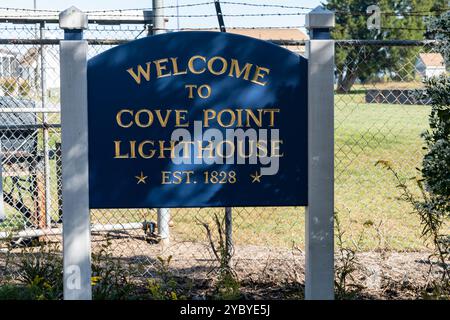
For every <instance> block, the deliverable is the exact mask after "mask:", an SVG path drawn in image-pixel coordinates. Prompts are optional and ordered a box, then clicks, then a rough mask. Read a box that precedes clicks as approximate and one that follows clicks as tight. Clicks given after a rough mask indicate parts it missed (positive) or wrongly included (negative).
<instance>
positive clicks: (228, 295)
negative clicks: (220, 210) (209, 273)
mask: <svg viewBox="0 0 450 320" xmlns="http://www.w3.org/2000/svg"><path fill="white" fill-rule="evenodd" d="M223 220H224V219H222V220H221V219H220V218H219V217H218V215H217V214H214V224H215V227H216V233H217V237H218V239H217V240H216V241H214V238H213V235H212V232H211V228H210V226H209V224H207V223H205V222H201V221H199V223H200V224H201V225H202V226H203V228H204V229H205V231H206V236H207V237H208V240H209V245H210V247H211V250H212V252H213V254H214V257H215V258H216V260H217V262H218V264H219V267H218V268H217V274H218V275H217V281H216V284H215V290H214V298H216V299H220V300H235V299H239V298H240V297H241V296H242V295H241V290H240V283H239V280H238V276H237V274H236V272H235V271H234V269H233V268H232V266H231V258H232V257H233V245H232V243H231V241H230V239H227V237H226V230H225V227H224V221H223Z"/></svg>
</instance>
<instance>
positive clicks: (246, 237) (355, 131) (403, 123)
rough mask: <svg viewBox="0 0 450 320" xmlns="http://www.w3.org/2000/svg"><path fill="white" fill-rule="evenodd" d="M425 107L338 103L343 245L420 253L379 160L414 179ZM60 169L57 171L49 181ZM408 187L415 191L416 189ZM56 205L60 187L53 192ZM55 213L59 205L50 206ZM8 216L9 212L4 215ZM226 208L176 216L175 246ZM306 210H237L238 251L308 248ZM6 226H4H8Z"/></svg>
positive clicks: (200, 235)
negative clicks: (246, 247) (240, 247)
mask: <svg viewBox="0 0 450 320" xmlns="http://www.w3.org/2000/svg"><path fill="white" fill-rule="evenodd" d="M428 113H429V107H427V106H405V105H386V104H366V103H365V102H364V96H363V94H362V93H355V94H349V95H336V96H335V133H336V134H335V139H336V143H335V192H336V195H335V200H336V201H335V203H336V210H337V212H338V214H339V216H340V220H341V224H342V229H343V230H344V231H345V238H346V239H347V240H348V241H349V243H355V244H358V245H359V246H360V249H361V250H371V249H383V248H387V249H392V250H407V251H410V250H421V249H423V241H422V239H421V238H420V225H419V221H418V220H417V218H416V217H415V215H413V214H411V213H410V212H411V208H410V206H409V205H408V204H406V203H403V202H401V201H399V200H398V199H397V197H398V196H399V194H400V193H399V190H398V189H397V188H396V183H395V181H394V179H393V177H392V176H391V175H390V174H389V173H388V172H386V170H384V169H382V168H380V167H376V166H375V163H376V161H378V160H388V161H391V162H392V163H393V165H394V167H395V168H396V169H397V170H398V171H399V172H400V173H401V175H402V177H404V178H405V179H408V178H410V177H414V176H415V175H416V174H417V172H416V169H415V168H416V167H418V166H420V162H421V158H422V152H423V151H422V150H421V147H422V141H421V138H420V133H421V132H422V131H424V130H425V129H426V128H427V116H428ZM54 168H55V166H54V164H53V166H52V171H53V174H52V179H51V180H52V181H56V179H55V178H56V177H55V176H54V172H55V170H54ZM411 185H413V184H412V183H411ZM52 194H53V195H54V196H53V198H54V199H56V187H53V188H52ZM52 206H55V211H56V201H53V203H52ZM7 209H8V210H7V212H8V215H9V216H11V215H12V212H11V209H10V208H7ZM223 211H224V210H223V209H208V208H205V209H173V210H172V216H173V222H174V226H173V228H172V234H173V236H174V239H176V241H177V242H178V241H199V240H205V239H206V237H205V232H204V229H203V227H202V226H201V225H200V224H199V223H198V222H199V221H206V222H211V221H212V219H211V218H212V216H213V213H219V214H222V213H223ZM143 219H154V220H156V213H155V211H154V210H113V211H111V210H109V211H107V210H102V211H98V210H97V211H93V217H92V221H93V222H94V223H125V222H135V221H142V220H143ZM304 222H305V217H304V209H303V208H234V210H233V239H234V242H235V243H236V244H247V245H248V244H254V245H265V246H277V247H291V246H292V245H296V246H299V247H303V245H304ZM3 226H6V225H5V224H3Z"/></svg>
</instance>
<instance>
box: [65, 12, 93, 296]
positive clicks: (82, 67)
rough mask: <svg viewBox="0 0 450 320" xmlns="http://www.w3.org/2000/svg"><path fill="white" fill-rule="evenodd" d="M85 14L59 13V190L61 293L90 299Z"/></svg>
mask: <svg viewBox="0 0 450 320" xmlns="http://www.w3.org/2000/svg"><path fill="white" fill-rule="evenodd" d="M87 21H88V20H87V16H86V15H85V14H84V13H83V12H81V11H80V10H78V9H77V8H75V7H70V8H69V9H67V10H65V11H63V12H61V13H60V15H59V25H60V28H61V29H64V40H62V41H61V42H60V65H61V71H60V73H61V75H60V76H61V141H62V146H61V147H62V193H63V250H64V251H63V254H64V299H65V300H90V299H92V288H91V234H90V216H89V173H88V165H89V164H88V121H87V120H88V117H87V48H88V46H87V41H85V40H82V38H83V29H86V28H87V23H88V22H87Z"/></svg>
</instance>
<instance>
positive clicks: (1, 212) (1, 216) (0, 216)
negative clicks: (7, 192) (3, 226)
mask: <svg viewBox="0 0 450 320" xmlns="http://www.w3.org/2000/svg"><path fill="white" fill-rule="evenodd" d="M5 219H6V213H5V206H4V204H3V152H2V142H1V141H0V223H1V222H3V220H5Z"/></svg>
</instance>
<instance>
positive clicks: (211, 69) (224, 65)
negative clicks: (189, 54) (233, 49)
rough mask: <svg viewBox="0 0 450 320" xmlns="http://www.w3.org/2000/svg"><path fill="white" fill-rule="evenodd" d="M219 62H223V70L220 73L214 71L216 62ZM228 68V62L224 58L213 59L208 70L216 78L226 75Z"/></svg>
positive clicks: (209, 62)
mask: <svg viewBox="0 0 450 320" xmlns="http://www.w3.org/2000/svg"><path fill="white" fill-rule="evenodd" d="M217 60H220V61H221V62H222V69H220V71H216V70H214V62H216V61H217ZM227 68H228V62H227V60H225V58H223V57H212V58H211V59H210V60H209V61H208V70H209V72H211V73H212V74H213V75H215V76H220V75H221V74H224V73H225V72H226V71H227Z"/></svg>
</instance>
